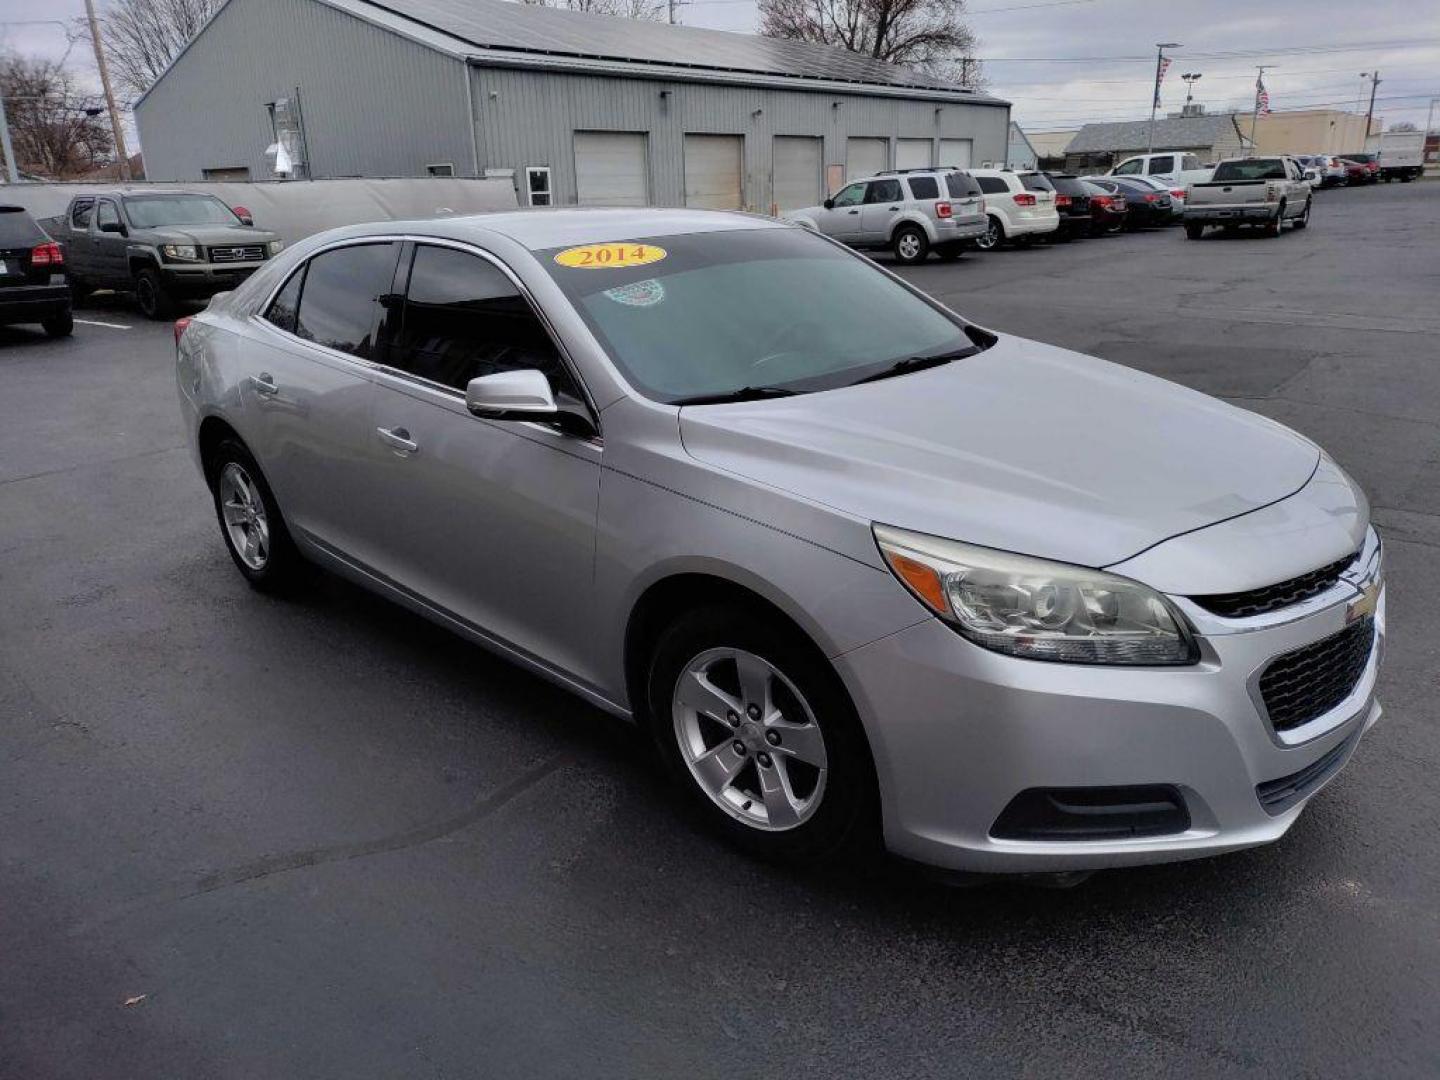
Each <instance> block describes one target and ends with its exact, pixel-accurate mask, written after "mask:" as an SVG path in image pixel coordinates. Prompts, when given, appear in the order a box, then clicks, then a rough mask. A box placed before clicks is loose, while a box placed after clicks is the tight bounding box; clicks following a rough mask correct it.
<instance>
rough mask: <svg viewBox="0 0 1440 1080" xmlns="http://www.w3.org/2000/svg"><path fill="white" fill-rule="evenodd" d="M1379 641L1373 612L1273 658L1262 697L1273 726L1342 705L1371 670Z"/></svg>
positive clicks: (1291, 724) (1284, 727)
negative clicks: (1366, 666)
mask: <svg viewBox="0 0 1440 1080" xmlns="http://www.w3.org/2000/svg"><path fill="white" fill-rule="evenodd" d="M1374 647H1375V619H1374V617H1373V616H1370V615H1367V616H1365V617H1364V618H1361V619H1356V620H1355V621H1354V622H1353V623H1351V624H1350V625H1349V626H1347V627H1345V629H1343V630H1341V631H1339V632H1338V633H1335V634H1331V635H1330V636H1329V637H1327V638H1321V639H1320V640H1319V641H1315V642H1312V643H1311V644H1309V645H1306V646H1304V647H1303V648H1299V649H1295V650H1293V651H1292V652H1288V653H1283V654H1281V655H1280V656H1277V657H1276V658H1275V659H1274V660H1271V661H1270V664H1269V666H1267V667H1266V668H1265V672H1264V674H1262V675H1261V676H1260V699H1261V700H1262V701H1263V702H1264V703H1265V711H1266V713H1267V714H1268V715H1269V717H1270V726H1271V727H1273V728H1274V729H1275V730H1276V731H1290V730H1291V729H1293V728H1297V727H1300V726H1301V725H1303V724H1308V723H1309V722H1310V721H1311V720H1314V719H1316V718H1317V717H1320V716H1323V715H1324V714H1325V713H1327V712H1329V711H1330V710H1331V709H1333V708H1335V706H1337V705H1339V704H1340V703H1341V702H1342V701H1344V700H1345V699H1346V698H1347V697H1349V696H1350V692H1351V691H1352V690H1354V689H1355V684H1356V683H1358V682H1359V681H1360V676H1362V675H1363V674H1365V665H1366V664H1368V663H1369V662H1370V652H1371V650H1372V649H1373V648H1374Z"/></svg>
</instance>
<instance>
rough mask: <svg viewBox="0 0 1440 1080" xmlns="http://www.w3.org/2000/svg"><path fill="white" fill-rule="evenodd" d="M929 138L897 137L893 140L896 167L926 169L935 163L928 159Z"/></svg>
mask: <svg viewBox="0 0 1440 1080" xmlns="http://www.w3.org/2000/svg"><path fill="white" fill-rule="evenodd" d="M930 149H931V144H930V140H929V139H897V140H896V141H895V167H896V168H897V169H928V168H930V166H931V165H933V164H935V163H934V162H933V161H931V160H930Z"/></svg>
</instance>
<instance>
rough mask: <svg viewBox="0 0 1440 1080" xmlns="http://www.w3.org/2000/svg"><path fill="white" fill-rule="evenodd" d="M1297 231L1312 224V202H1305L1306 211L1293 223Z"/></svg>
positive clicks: (1302, 211) (1301, 212)
mask: <svg viewBox="0 0 1440 1080" xmlns="http://www.w3.org/2000/svg"><path fill="white" fill-rule="evenodd" d="M1292 224H1293V226H1294V227H1295V228H1297V229H1303V228H1305V227H1306V226H1307V225H1309V224H1310V200H1309V199H1306V200H1305V209H1304V210H1301V211H1300V216H1299V217H1298V218H1296V219H1295V220H1294V222H1293V223H1292Z"/></svg>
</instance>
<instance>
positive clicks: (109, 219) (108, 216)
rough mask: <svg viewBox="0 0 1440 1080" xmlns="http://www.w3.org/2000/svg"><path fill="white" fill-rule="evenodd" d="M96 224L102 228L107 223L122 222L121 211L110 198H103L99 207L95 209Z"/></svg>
mask: <svg viewBox="0 0 1440 1080" xmlns="http://www.w3.org/2000/svg"><path fill="white" fill-rule="evenodd" d="M95 224H96V225H98V226H99V227H100V228H102V229H103V228H104V227H105V226H106V225H118V224H120V211H119V210H118V209H116V207H115V204H114V203H113V202H111V201H110V200H109V199H102V200H101V201H100V206H99V208H98V209H97V210H96V211H95Z"/></svg>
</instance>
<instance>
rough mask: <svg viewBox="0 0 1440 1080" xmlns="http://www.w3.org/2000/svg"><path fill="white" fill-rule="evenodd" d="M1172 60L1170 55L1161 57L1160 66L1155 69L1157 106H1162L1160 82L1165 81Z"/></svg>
mask: <svg viewBox="0 0 1440 1080" xmlns="http://www.w3.org/2000/svg"><path fill="white" fill-rule="evenodd" d="M1170 64H1171V60H1170V58H1169V57H1168V56H1162V57H1161V58H1160V66H1159V67H1158V68H1156V69H1155V107H1156V108H1157V109H1158V108H1159V107H1160V84H1161V83H1162V82H1164V81H1165V72H1167V71H1169V70H1170Z"/></svg>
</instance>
